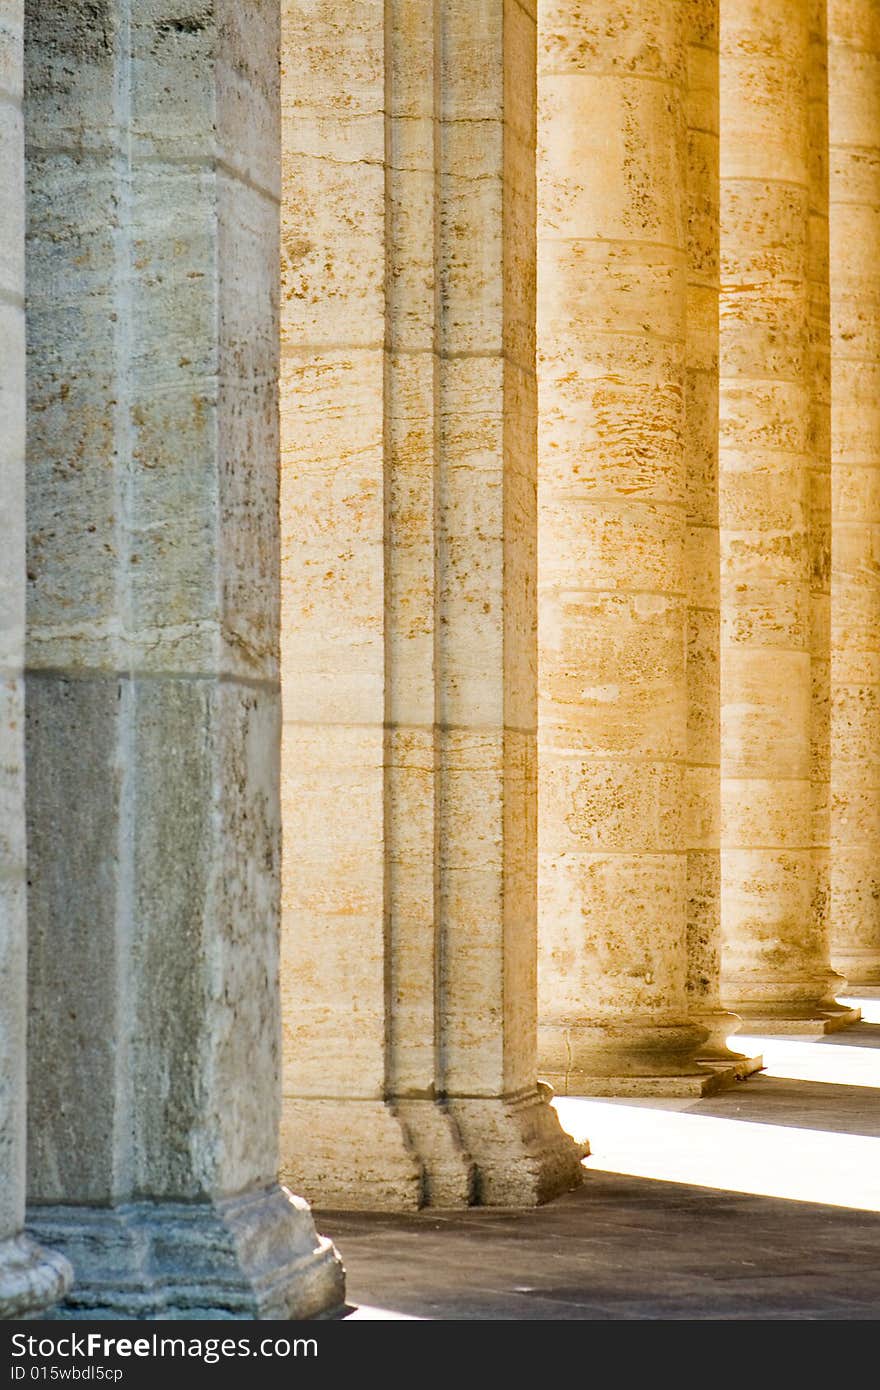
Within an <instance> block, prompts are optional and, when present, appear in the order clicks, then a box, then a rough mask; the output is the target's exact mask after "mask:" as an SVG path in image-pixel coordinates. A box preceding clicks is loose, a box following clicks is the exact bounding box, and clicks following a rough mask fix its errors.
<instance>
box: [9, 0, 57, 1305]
mask: <svg viewBox="0 0 880 1390" xmlns="http://www.w3.org/2000/svg"><path fill="white" fill-rule="evenodd" d="M21 80H22V6H21V4H20V3H19V0H0V179H2V188H3V198H2V202H0V342H2V345H3V346H2V358H0V516H2V523H0V537H2V545H0V806H2V817H3V819H2V829H0V980H2V992H0V1318H21V1317H27V1316H31V1317H33V1316H39V1315H40V1314H41V1313H42V1312H43V1311H45V1309H46V1308H48V1307H49V1306H50V1305H51V1304H53V1303H55V1302H57V1300H58V1299H59V1298H61V1297H62V1296H63V1294H64V1292H65V1290H66V1289H67V1287H68V1285H69V1283H70V1275H71V1271H70V1266H69V1265H68V1263H67V1261H66V1260H64V1259H63V1258H62V1257H61V1256H59V1255H55V1254H50V1253H48V1252H47V1251H46V1250H43V1249H42V1248H41V1247H40V1246H39V1245H37V1244H36V1243H35V1242H34V1241H33V1240H31V1239H30V1238H29V1237H28V1236H26V1235H24V1234H23V1232H22V1223H23V1220H24V1197H25V1071H26V1068H25V1031H26V993H27V991H26V974H27V959H26V957H27V946H26V943H27V902H26V886H25V884H26V868H25V859H26V854H25V828H24V826H25V813H24V690H23V685H22V661H23V658H24V589H25V547H24V528H25V513H24V463H25V459H24V449H25V346H24V344H25V335H24V135H23V126H22V111H21Z"/></svg>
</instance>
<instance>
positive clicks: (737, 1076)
mask: <svg viewBox="0 0 880 1390" xmlns="http://www.w3.org/2000/svg"><path fill="white" fill-rule="evenodd" d="M697 1060H698V1062H699V1064H700V1066H701V1067H711V1068H712V1070H713V1071H719V1072H722V1073H723V1074H725V1075H726V1074H728V1073H729V1074H730V1085H734V1084H735V1082H737V1081H746V1080H748V1078H749V1077H750V1076H754V1075H755V1072H758V1071H763V1070H764V1058H763V1056H762V1055H761V1053H760V1052H759V1053H758V1054H757V1055H756V1056H754V1057H749V1056H748V1054H747V1053H745V1052H732V1051H731V1052H729V1055H728V1056H727V1057H700V1058H698V1059H697Z"/></svg>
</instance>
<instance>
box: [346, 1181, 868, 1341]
mask: <svg viewBox="0 0 880 1390" xmlns="http://www.w3.org/2000/svg"><path fill="white" fill-rule="evenodd" d="M319 1224H320V1228H321V1230H322V1231H324V1232H325V1233H326V1234H328V1235H330V1236H332V1237H333V1239H334V1240H335V1241H336V1243H337V1245H338V1246H339V1248H340V1250H341V1253H342V1257H343V1260H344V1261H345V1264H346V1267H347V1270H348V1298H349V1302H350V1303H352V1304H355V1305H361V1304H362V1305H365V1307H366V1310H367V1312H366V1315H367V1316H369V1317H371V1318H376V1317H383V1316H388V1317H393V1316H400V1315H401V1314H402V1315H406V1316H409V1317H418V1318H442V1319H468V1320H475V1319H476V1320H513V1319H516V1320H520V1319H527V1320H566V1321H569V1320H609V1319H610V1320H633V1319H712V1320H737V1319H759V1320H761V1319H776V1320H804V1319H808V1320H817V1319H819V1320H827V1319H845V1320H868V1319H873V1318H875V1317H876V1316H877V1311H878V1308H880V1214H876V1215H875V1214H873V1213H872V1214H866V1213H865V1212H861V1211H859V1212H856V1211H851V1210H847V1209H845V1208H840V1207H828V1206H824V1205H822V1204H816V1203H806V1202H804V1203H801V1202H790V1201H785V1200H779V1199H773V1198H762V1197H756V1196H748V1195H744V1194H741V1193H733V1192H729V1191H723V1190H706V1189H703V1188H695V1187H691V1186H688V1185H685V1184H680V1183H671V1182H657V1181H649V1180H646V1179H641V1178H633V1177H625V1176H621V1175H619V1174H616V1173H609V1172H603V1171H591V1172H590V1173H589V1174H588V1177H587V1181H586V1183H585V1185H584V1187H583V1188H581V1189H580V1190H579V1191H577V1192H573V1193H570V1194H568V1195H567V1196H565V1197H562V1198H559V1199H558V1200H557V1201H555V1202H552V1203H550V1204H549V1205H548V1206H546V1207H542V1208H540V1209H538V1210H537V1211H529V1212H504V1211H497V1210H496V1211H487V1210H482V1211H481V1210H479V1209H471V1210H469V1211H465V1212H455V1213H452V1212H448V1213H439V1212H422V1213H418V1214H416V1215H408V1216H403V1215H401V1216H397V1215H380V1214H374V1213H342V1212H322V1213H320V1214H319Z"/></svg>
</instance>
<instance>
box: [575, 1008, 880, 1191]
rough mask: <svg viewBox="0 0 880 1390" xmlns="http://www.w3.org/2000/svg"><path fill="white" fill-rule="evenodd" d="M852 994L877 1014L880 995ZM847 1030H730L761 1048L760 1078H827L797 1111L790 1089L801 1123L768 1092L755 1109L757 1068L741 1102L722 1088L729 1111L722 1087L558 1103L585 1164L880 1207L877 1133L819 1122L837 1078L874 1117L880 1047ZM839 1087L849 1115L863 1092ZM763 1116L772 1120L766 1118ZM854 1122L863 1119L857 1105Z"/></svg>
mask: <svg viewBox="0 0 880 1390" xmlns="http://www.w3.org/2000/svg"><path fill="white" fill-rule="evenodd" d="M846 1002H847V1003H855V1004H858V1005H859V1007H860V1008H861V1009H862V1017H863V1021H864V1022H865V1023H869V1024H877V1023H880V999H876V998H875V999H870V998H869V999H862V998H860V997H857V998H847V1001H846ZM845 1037H846V1034H845V1032H841V1033H837V1034H833V1035H831V1038H824V1039H815V1040H807V1039H791V1038H767V1037H760V1036H751V1035H750V1036H748V1037H747V1036H746V1035H745V1034H737V1035H736V1036H735V1037H734V1038H732V1039H731V1043H732V1045H733V1046H735V1047H738V1048H742V1050H743V1051H747V1052H755V1053H757V1052H763V1054H764V1060H765V1063H766V1069H765V1071H764V1072H763V1073H762V1074H761V1075H762V1077H763V1078H770V1079H771V1080H772V1079H774V1078H779V1079H785V1080H795V1081H804V1082H819V1083H821V1084H822V1085H823V1087H825V1086H827V1087H828V1091H827V1093H823V1094H822V1096H821V1098H817V1096H816V1093H815V1091H813V1092H808V1091H805V1094H804V1099H803V1105H802V1107H801V1108H800V1109H799V1111H798V1112H797V1113H796V1114H795V1115H792V1112H791V1108H790V1097H789V1098H788V1100H787V1109H786V1115H787V1117H790V1118H794V1119H796V1120H797V1121H798V1124H797V1125H792V1124H786V1125H781V1124H773V1123H772V1114H773V1112H772V1106H769V1105H767V1104H766V1101H765V1103H764V1104H763V1105H762V1107H761V1112H760V1119H758V1120H756V1119H752V1118H749V1094H750V1092H749V1087H750V1086H751V1087H754V1086H760V1085H761V1084H762V1083H761V1080H760V1079H757V1078H756V1079H755V1080H754V1081H749V1082H745V1083H744V1085H743V1086H742V1088H741V1090H739V1091H738V1092H737V1093H736V1094H737V1097H739V1102H738V1103H737V1100H736V1099H734V1093H733V1092H727V1093H726V1095H727V1096H728V1097H729V1098H730V1103H731V1114H730V1118H722V1117H721V1116H719V1115H718V1114H717V1110H718V1108H719V1106H718V1098H717V1097H715V1098H712V1099H710V1100H708V1101H700V1100H666V1101H656V1100H648V1099H646V1100H630V1099H627V1100H623V1099H621V1100H616V1099H604V1098H603V1099H594V1098H579V1097H574V1096H569V1097H557V1098H556V1099H555V1100H554V1102H553V1104H554V1105H555V1107H556V1110H557V1112H558V1114H559V1118H560V1121H561V1123H562V1125H563V1127H564V1128H565V1129H567V1130H568V1132H569V1133H570V1134H572V1135H573V1136H574V1138H575V1139H578V1140H582V1139H589V1141H590V1145H591V1149H592V1153H591V1156H590V1158H589V1159H587V1160H586V1161H585V1166H586V1167H587V1169H588V1170H589V1169H590V1168H595V1169H600V1170H603V1171H608V1172H613V1173H621V1174H625V1175H628V1176H631V1177H640V1178H653V1179H657V1180H659V1181H664V1182H676V1183H686V1184H688V1185H692V1186H696V1187H706V1188H718V1189H722V1190H727V1191H731V1192H743V1193H749V1194H752V1195H757V1196H765V1197H781V1198H788V1199H789V1200H792V1201H800V1202H818V1203H822V1204H825V1205H828V1206H835V1207H848V1208H853V1209H856V1210H860V1211H876V1212H880V1137H875V1136H872V1135H870V1134H858V1133H855V1134H854V1133H848V1132H838V1131H836V1130H835V1131H829V1130H827V1129H825V1128H823V1116H824V1117H825V1122H826V1123H827V1116H828V1113H829V1107H830V1106H833V1104H834V1091H833V1088H834V1087H835V1086H839V1087H841V1088H846V1087H859V1088H862V1089H863V1091H864V1096H865V1099H864V1106H865V1118H866V1120H870V1124H871V1125H877V1124H878V1121H877V1118H876V1106H877V1101H876V1098H874V1097H873V1096H872V1094H871V1093H872V1091H875V1090H878V1089H880V1039H878V1046H877V1047H876V1048H875V1047H873V1046H871V1045H870V1043H869V1044H868V1045H867V1046H865V1045H862V1046H856V1045H854V1044H851V1045H848V1044H847V1043H846V1042H845V1041H844V1039H845ZM755 1094H756V1092H755V1091H753V1092H752V1095H755ZM764 1095H766V1093H764ZM839 1095H840V1096H841V1097H843V1096H844V1095H846V1097H847V1104H848V1105H849V1107H850V1110H849V1113H850V1115H852V1107H853V1105H854V1104H855V1105H856V1106H858V1105H859V1101H858V1095H857V1093H856V1092H853V1091H849V1092H846V1091H844V1090H843V1089H842V1090H841V1091H840V1092H839ZM707 1110H709V1111H712V1110H715V1111H716V1113H714V1114H713V1113H706V1111H707ZM765 1116H766V1119H767V1120H770V1121H771V1122H770V1123H766V1122H763V1121H764V1118H765ZM855 1122H856V1127H858V1112H856V1115H855ZM869 1127H870V1126H869Z"/></svg>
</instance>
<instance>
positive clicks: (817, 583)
mask: <svg viewBox="0 0 880 1390" xmlns="http://www.w3.org/2000/svg"><path fill="white" fill-rule="evenodd" d="M826 11H827V0H810V48H809V74H808V79H807V80H808V88H807V95H808V141H809V159H808V177H809V226H808V229H807V282H808V332H807V342H808V351H807V360H806V368H807V374H808V380H809V385H810V422H809V435H808V449H807V454H808V460H809V492H808V496H809V508H810V512H809V516H810V523H809V565H810V680H811V687H812V688H811V705H810V711H811V721H812V723H811V730H810V781H811V785H812V800H813V815H812V846H813V855H814V860H815V874H816V879H815V884H814V888H813V907H812V911H813V916H814V918H815V922H816V931H817V934H818V938H819V942H820V951H821V955H822V958H823V960H825V961H828V960H830V928H831V922H830V897H831V885H830V867H829V846H830V834H831V318H830V314H831V306H830V292H829V258H828V254H829V247H828V193H829V188H828V39H827V24H826ZM843 984H844V981H843V980H842V979H840V980H837V981H836V982H835V987H837V988H839V987H840V986H842V985H843Z"/></svg>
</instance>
